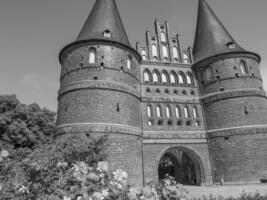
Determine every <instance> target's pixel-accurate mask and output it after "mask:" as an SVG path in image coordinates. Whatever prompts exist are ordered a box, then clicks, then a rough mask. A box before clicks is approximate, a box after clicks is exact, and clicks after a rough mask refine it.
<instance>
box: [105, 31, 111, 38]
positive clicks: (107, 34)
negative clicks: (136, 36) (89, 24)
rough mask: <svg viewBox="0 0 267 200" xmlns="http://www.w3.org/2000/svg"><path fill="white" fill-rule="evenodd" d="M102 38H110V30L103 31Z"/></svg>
mask: <svg viewBox="0 0 267 200" xmlns="http://www.w3.org/2000/svg"><path fill="white" fill-rule="evenodd" d="M104 37H105V38H111V33H110V30H105V31H104Z"/></svg>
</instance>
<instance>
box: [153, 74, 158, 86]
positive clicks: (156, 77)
mask: <svg viewBox="0 0 267 200" xmlns="http://www.w3.org/2000/svg"><path fill="white" fill-rule="evenodd" d="M153 83H159V75H158V73H157V72H153Z"/></svg>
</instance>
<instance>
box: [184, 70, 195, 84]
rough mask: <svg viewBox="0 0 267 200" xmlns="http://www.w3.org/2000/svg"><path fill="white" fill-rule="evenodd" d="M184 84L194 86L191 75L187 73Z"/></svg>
mask: <svg viewBox="0 0 267 200" xmlns="http://www.w3.org/2000/svg"><path fill="white" fill-rule="evenodd" d="M186 82H187V85H194V80H193V75H192V74H191V73H187V75H186Z"/></svg>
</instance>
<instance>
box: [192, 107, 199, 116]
mask: <svg viewBox="0 0 267 200" xmlns="http://www.w3.org/2000/svg"><path fill="white" fill-rule="evenodd" d="M193 115H194V118H198V112H197V108H196V107H194V108H193Z"/></svg>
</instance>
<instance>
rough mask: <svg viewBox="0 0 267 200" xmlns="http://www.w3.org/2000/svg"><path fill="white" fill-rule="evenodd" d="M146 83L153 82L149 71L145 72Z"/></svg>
mask: <svg viewBox="0 0 267 200" xmlns="http://www.w3.org/2000/svg"><path fill="white" fill-rule="evenodd" d="M144 82H145V83H150V82H151V75H150V72H149V71H144Z"/></svg>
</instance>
